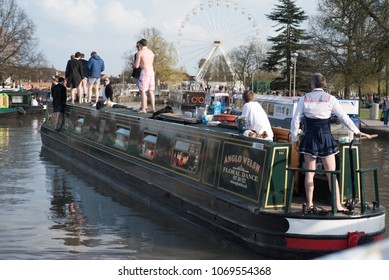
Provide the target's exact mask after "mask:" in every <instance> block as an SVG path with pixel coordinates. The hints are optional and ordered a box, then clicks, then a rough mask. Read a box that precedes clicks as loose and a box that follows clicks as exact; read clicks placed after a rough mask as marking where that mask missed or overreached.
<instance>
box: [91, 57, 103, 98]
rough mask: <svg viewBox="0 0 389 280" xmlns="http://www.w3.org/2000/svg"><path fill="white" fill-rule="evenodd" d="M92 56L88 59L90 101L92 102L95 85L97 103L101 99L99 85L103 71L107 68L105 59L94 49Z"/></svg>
mask: <svg viewBox="0 0 389 280" xmlns="http://www.w3.org/2000/svg"><path fill="white" fill-rule="evenodd" d="M90 55H91V57H90V58H89V60H88V69H89V75H88V86H89V90H88V103H91V102H92V90H93V86H95V96H96V103H97V102H98V101H99V86H100V79H101V73H102V72H103V71H104V70H105V65H104V60H103V59H102V58H101V57H100V56H98V55H97V52H95V51H93V52H92V53H91V54H90Z"/></svg>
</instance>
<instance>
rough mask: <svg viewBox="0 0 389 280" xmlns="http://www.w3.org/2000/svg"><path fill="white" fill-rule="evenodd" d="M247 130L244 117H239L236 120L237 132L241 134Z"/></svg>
mask: <svg viewBox="0 0 389 280" xmlns="http://www.w3.org/2000/svg"><path fill="white" fill-rule="evenodd" d="M247 128H248V122H247V118H246V117H242V116H240V117H239V118H238V131H239V133H243V132H245V131H246V130H247Z"/></svg>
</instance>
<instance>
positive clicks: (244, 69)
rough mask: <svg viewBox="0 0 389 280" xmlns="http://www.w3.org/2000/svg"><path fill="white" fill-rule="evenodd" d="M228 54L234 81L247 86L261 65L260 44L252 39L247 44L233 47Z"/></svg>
mask: <svg viewBox="0 0 389 280" xmlns="http://www.w3.org/2000/svg"><path fill="white" fill-rule="evenodd" d="M228 55H229V57H230V60H231V64H232V67H233V72H234V73H233V74H234V78H235V81H236V82H237V81H241V82H243V84H244V86H245V87H247V86H248V85H249V84H250V83H251V82H252V80H253V79H254V75H255V73H256V72H258V71H259V69H260V67H261V63H262V56H263V55H262V48H261V45H259V44H257V43H256V42H255V41H252V42H250V43H249V44H248V45H244V46H240V47H237V48H235V49H233V50H232V51H231V52H230V53H229V54H228Z"/></svg>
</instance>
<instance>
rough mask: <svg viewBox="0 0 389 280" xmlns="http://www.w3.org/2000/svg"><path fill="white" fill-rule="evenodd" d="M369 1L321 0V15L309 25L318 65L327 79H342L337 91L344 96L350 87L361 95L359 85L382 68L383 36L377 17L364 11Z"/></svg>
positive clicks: (383, 62) (348, 94) (374, 75)
mask: <svg viewBox="0 0 389 280" xmlns="http://www.w3.org/2000/svg"><path fill="white" fill-rule="evenodd" d="M372 2H373V0H372V1H370V0H367V1H364V2H363V3H364V5H361V4H360V1H353V0H321V1H320V2H319V9H320V11H321V14H320V15H318V16H317V17H316V18H315V19H314V23H315V24H314V25H312V37H313V39H312V41H313V45H314V48H315V49H314V53H315V57H316V61H320V64H318V68H319V67H320V68H321V69H323V70H322V72H324V73H326V75H327V76H328V77H329V78H331V77H333V78H334V79H336V80H341V81H342V82H343V88H341V89H337V90H338V91H343V92H344V96H345V97H349V96H350V92H351V89H352V88H353V87H354V88H355V89H358V93H359V95H361V88H362V86H363V85H364V84H366V83H368V82H369V81H371V79H375V78H377V76H378V75H380V73H381V72H382V70H383V68H384V67H385V61H386V60H385V56H386V58H387V53H388V51H387V46H388V45H387V37H385V36H383V35H385V32H382V29H381V28H379V24H381V18H380V17H378V18H380V20H374V18H373V17H371V16H370V14H369V11H367V10H366V5H368V4H369V3H372ZM383 2H387V0H386V1H383ZM368 7H372V6H370V5H368ZM376 16H378V13H376Z"/></svg>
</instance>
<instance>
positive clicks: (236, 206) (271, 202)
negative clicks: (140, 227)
mask: <svg viewBox="0 0 389 280" xmlns="http://www.w3.org/2000/svg"><path fill="white" fill-rule="evenodd" d="M168 120H169V121H168ZM190 120H191V119H190V118H188V117H187V116H185V115H180V114H174V113H171V112H170V113H161V114H160V115H156V114H153V115H151V114H143V115H139V114H136V113H135V112H133V111H132V110H130V109H128V108H102V109H100V110H97V109H96V108H94V107H89V106H87V105H84V104H81V105H79V104H76V105H67V106H66V112H65V117H64V122H63V127H62V129H61V130H60V131H56V130H55V127H54V117H53V112H52V107H51V104H49V105H48V110H47V117H46V121H45V122H44V123H43V124H42V126H41V129H40V133H41V137H42V145H43V148H42V149H44V150H46V151H48V152H49V153H48V154H51V155H52V156H53V157H55V158H58V159H60V160H61V162H62V164H64V165H65V166H66V165H67V166H72V168H73V170H79V171H80V173H82V174H83V178H85V179H86V180H89V179H91V181H96V180H99V181H101V182H105V184H106V186H107V189H113V190H114V191H115V192H119V193H122V194H123V195H128V196H131V197H142V198H143V199H144V200H145V201H149V202H153V203H157V204H161V205H164V206H166V207H168V208H170V209H174V211H175V212H176V213H178V214H179V215H182V216H183V217H185V218H186V219H189V220H191V221H193V222H196V223H198V224H200V225H202V226H205V227H207V228H209V229H210V230H212V231H215V232H217V233H219V234H220V235H222V236H223V237H225V238H226V239H229V240H232V241H234V242H236V243H239V244H241V245H242V246H245V247H247V248H249V249H250V250H252V251H254V252H256V253H257V254H259V255H261V256H268V257H269V258H275V259H311V258H315V257H319V256H323V255H326V254H329V253H333V252H338V251H341V250H345V249H348V248H351V247H355V246H357V245H358V244H362V243H365V242H374V241H376V240H381V239H384V235H385V208H384V207H383V206H382V205H381V204H380V199H379V187H378V181H377V169H376V168H374V167H363V166H362V162H363V160H362V155H361V154H360V149H359V148H360V145H361V143H359V142H358V141H356V140H354V141H352V142H351V143H340V144H339V145H340V151H341V152H340V153H339V157H338V158H337V161H338V162H337V170H336V171H334V172H332V173H331V174H332V183H334V179H335V178H338V180H339V185H340V191H341V197H342V200H343V202H344V203H346V202H350V203H348V205H349V206H350V207H349V209H350V211H349V212H338V211H337V209H336V203H335V196H334V195H333V194H332V193H329V192H328V191H327V192H325V190H328V186H327V185H326V186H324V187H322V188H321V187H320V186H319V187H316V188H315V190H318V193H315V203H316V205H317V206H318V209H320V211H315V212H311V211H307V209H306V207H305V203H304V202H305V199H304V197H303V196H302V195H301V191H300V189H301V183H302V182H303V179H302V176H303V175H304V172H305V171H306V170H305V169H303V168H302V166H303V165H302V163H301V162H300V159H299V157H298V154H297V153H296V151H295V149H294V147H293V145H292V143H291V141H290V133H289V131H288V130H287V129H283V128H276V127H274V128H273V129H274V134H275V139H274V141H266V140H263V139H260V138H256V137H246V136H244V134H241V133H238V129H237V127H236V126H234V123H232V124H231V125H230V126H209V125H208V124H204V123H202V122H198V121H197V119H193V121H190ZM350 166H352V168H350ZM315 172H316V173H317V174H316V175H317V176H318V177H320V176H321V177H323V176H324V175H323V174H324V171H323V170H320V169H319V170H317V171H315ZM369 174H373V175H374V176H373V177H374V178H375V181H374V183H373V186H370V185H369V186H366V184H365V180H366V176H367V175H369ZM324 177H326V176H324ZM321 181H323V180H321ZM323 182H325V183H326V184H327V181H323ZM319 190H320V191H319ZM367 190H368V191H369V196H367V195H366V194H367ZM370 192H371V193H374V196H373V198H371V197H370ZM156 215H158V213H156Z"/></svg>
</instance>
